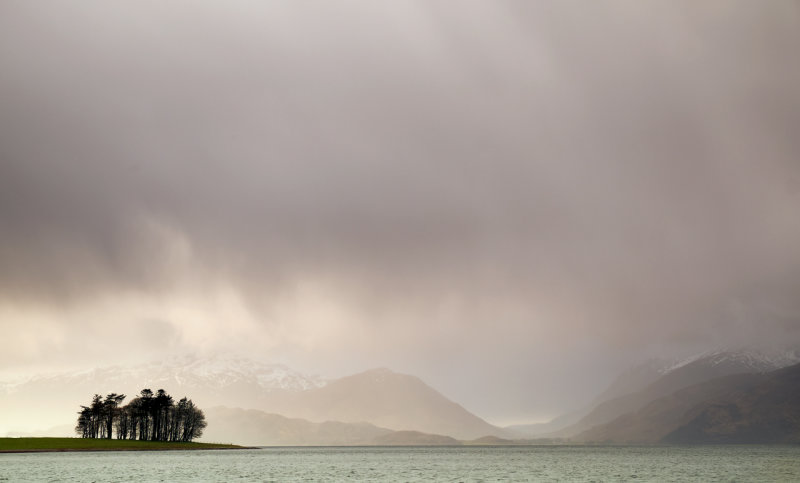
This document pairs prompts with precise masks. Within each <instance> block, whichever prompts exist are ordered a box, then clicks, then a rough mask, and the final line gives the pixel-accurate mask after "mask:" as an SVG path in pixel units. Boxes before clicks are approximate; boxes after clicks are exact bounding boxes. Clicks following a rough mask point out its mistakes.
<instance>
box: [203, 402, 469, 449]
mask: <svg viewBox="0 0 800 483" xmlns="http://www.w3.org/2000/svg"><path fill="white" fill-rule="evenodd" d="M206 416H207V418H208V420H209V426H208V429H207V430H206V433H205V434H204V435H203V440H207V441H234V440H235V441H236V442H237V443H240V444H247V445H253V446H338V445H348V446H353V445H357V446H361V445H389V446H392V445H429V444H430V445H448V444H460V443H459V442H458V441H456V440H455V439H453V438H451V437H449V436H443V435H437V434H428V433H422V432H419V431H392V430H390V429H386V428H380V427H378V426H375V425H374V424H369V423H364V422H360V423H343V422H338V421H325V422H322V423H312V422H310V421H307V420H305V419H300V418H287V417H284V416H280V415H278V414H269V413H265V412H263V411H258V410H255V409H231V408H225V407H214V408H211V409H209V410H208V411H206Z"/></svg>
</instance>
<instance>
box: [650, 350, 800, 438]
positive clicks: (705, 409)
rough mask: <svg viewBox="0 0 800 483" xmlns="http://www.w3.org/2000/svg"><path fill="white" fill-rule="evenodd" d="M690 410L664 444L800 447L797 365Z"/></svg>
mask: <svg viewBox="0 0 800 483" xmlns="http://www.w3.org/2000/svg"><path fill="white" fill-rule="evenodd" d="M762 379H763V380H762V381H760V382H759V383H758V384H755V385H753V386H752V387H741V388H736V390H734V391H732V392H730V393H728V394H726V395H725V396H724V397H719V398H712V399H709V400H706V401H704V402H702V403H700V404H698V405H696V406H695V407H693V408H692V409H691V410H690V411H688V412H687V414H686V417H685V419H686V422H685V423H684V424H682V425H681V426H680V427H678V428H677V429H675V430H674V431H672V432H671V433H669V434H668V435H666V436H665V437H664V438H663V439H662V441H663V442H667V443H715V444H718V443H748V444H772V443H792V444H796V443H800V364H797V365H794V366H791V367H788V368H785V369H781V370H778V371H775V372H773V373H770V374H768V375H766V376H764V377H763V378H762Z"/></svg>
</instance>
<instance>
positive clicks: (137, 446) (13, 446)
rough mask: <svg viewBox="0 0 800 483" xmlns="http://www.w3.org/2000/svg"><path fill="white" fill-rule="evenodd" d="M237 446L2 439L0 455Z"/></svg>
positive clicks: (235, 447)
mask: <svg viewBox="0 0 800 483" xmlns="http://www.w3.org/2000/svg"><path fill="white" fill-rule="evenodd" d="M241 448H243V447H242V446H237V445H235V444H216V443H166V442H161V441H129V440H120V439H84V438H0V453H25V452H37V451H165V450H176V449H183V450H193V449H241Z"/></svg>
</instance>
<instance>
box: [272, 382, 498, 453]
mask: <svg viewBox="0 0 800 483" xmlns="http://www.w3.org/2000/svg"><path fill="white" fill-rule="evenodd" d="M262 408H264V409H265V410H267V411H269V412H275V413H279V414H283V415H286V416H290V417H298V418H303V419H308V420H310V421H342V422H361V421H367V422H370V423H372V424H375V425H377V426H381V427H384V428H389V429H394V430H412V431H420V432H424V433H435V434H445V435H448V436H451V437H453V438H457V439H474V438H479V437H482V436H488V435H493V436H500V437H502V436H505V435H506V431H505V430H503V429H502V428H498V427H496V426H492V425H491V424H489V423H487V422H486V421H484V420H483V419H481V418H479V417H477V416H475V415H474V414H472V413H470V412H469V411H467V410H466V409H464V408H463V407H462V406H461V405H459V404H457V403H455V402H453V401H451V400H449V399H447V398H446V397H444V396H443V395H442V394H440V393H439V392H438V391H436V390H435V389H433V388H432V387H430V386H428V385H427V384H425V383H424V382H423V381H421V380H420V379H419V378H417V377H414V376H410V375H406V374H398V373H395V372H392V371H390V370H388V369H374V370H370V371H366V372H362V373H360V374H355V375H352V376H348V377H343V378H341V379H338V380H335V381H332V382H330V383H328V384H327V385H325V386H324V387H320V388H317V389H312V390H308V391H304V392H302V393H296V394H294V395H293V397H292V398H291V399H289V400H288V403H287V402H282V401H278V400H275V401H271V402H265V405H264V406H262Z"/></svg>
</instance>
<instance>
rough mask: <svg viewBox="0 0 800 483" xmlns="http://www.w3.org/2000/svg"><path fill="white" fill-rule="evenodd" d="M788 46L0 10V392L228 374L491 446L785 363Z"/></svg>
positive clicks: (246, 13)
mask: <svg viewBox="0 0 800 483" xmlns="http://www.w3.org/2000/svg"><path fill="white" fill-rule="evenodd" d="M798 45H800V7H799V6H798V3H797V2H793V1H772V2H747V1H741V2H703V3H697V2H647V3H639V2H594V3H591V4H587V3H572V2H555V1H553V2H526V1H519V2H510V1H507V2H478V1H475V2H457V3H456V2H444V1H440V2H437V1H424V2H422V1H420V2H405V1H404V2H370V1H360V2H354V1H340V2H310V1H309V2H305V1H292V2H270V3H260V2H228V3H225V4H224V5H223V4H220V3H213V2H167V3H164V2H125V3H121V2H101V1H98V2H73V3H63V4H52V3H45V2H22V1H19V2H13V1H6V2H3V4H2V6H0V327H1V328H2V330H3V332H4V333H5V334H8V337H5V338H3V339H4V341H5V342H0V366H2V367H3V368H4V369H7V370H8V372H13V370H15V369H16V368H20V370H22V369H24V368H25V367H26V366H29V365H32V364H34V363H46V362H47V361H53V363H66V362H68V361H74V362H75V363H78V362H79V363H81V364H88V363H94V362H96V363H100V362H102V361H105V360H106V359H108V358H110V357H111V356H112V355H115V354H116V356H115V357H122V358H128V359H131V358H135V357H136V354H137V353H145V352H146V351H145V348H150V349H153V350H155V351H163V350H173V351H180V350H233V349H236V348H239V349H240V350H242V351H247V352H248V353H251V354H259V355H261V356H263V357H264V358H266V359H270V358H273V359H282V360H286V361H287V362H289V363H290V364H293V365H295V366H297V367H301V368H303V367H305V368H309V369H313V370H316V371H323V372H324V371H326V370H328V371H332V372H344V371H349V370H358V369H361V368H365V367H367V366H373V365H384V364H385V365H391V366H392V367H394V368H395V369H398V370H407V371H409V372H412V371H413V372H416V373H417V374H419V375H421V376H423V377H424V378H425V379H426V380H428V381H430V382H432V383H434V384H435V385H436V386H437V387H442V388H444V389H445V392H446V393H447V394H448V395H450V396H453V397H455V398H457V399H459V400H463V401H464V402H465V403H466V405H467V406H468V407H469V408H471V409H473V408H474V409H476V410H477V411H479V412H481V411H483V413H484V414H487V415H490V416H495V417H497V418H498V419H501V418H517V417H520V418H521V417H525V416H531V417H533V416H534V415H536V414H546V413H552V412H554V411H556V410H557V409H558V408H561V407H563V405H564V404H566V403H565V401H568V400H569V398H570V396H572V395H575V394H581V391H590V390H593V389H595V388H596V386H598V385H602V384H603V382H604V381H605V380H604V378H607V377H610V374H611V371H612V370H614V369H616V368H618V367H619V366H620V364H624V363H627V362H629V361H631V360H635V359H637V358H639V357H643V356H644V355H647V354H657V353H665V352H672V351H677V352H680V351H682V350H693V349H696V348H699V347H704V346H708V345H712V344H716V343H736V344H739V343H745V342H752V341H756V340H757V341H759V342H769V341H775V340H780V341H786V340H795V341H796V340H798V338H800V337H798V336H799V335H800V334H799V333H798V332H799V331H798V329H800V298H798V297H797V295H798V294H799V293H800V136H798V126H800V87H798V86H800V60H799V58H798V56H797V47H798ZM123 348H126V349H129V350H130V352H128V351H122V349H123ZM120 354H122V355H120ZM589 363H591V364H589ZM556 369H560V370H556ZM467 373H468V374H469V376H465V375H464V374H467ZM498 374H500V376H499V377H498ZM468 378H477V380H478V382H477V383H476V382H475V381H470V380H468ZM561 378H566V379H568V382H567V383H564V382H563V381H562V380H561ZM582 378H585V382H583V381H584V380H583V379H582ZM476 386H477V387H484V388H488V389H489V390H491V391H493V392H497V393H498V394H499V393H506V394H508V397H498V399H497V400H496V401H487V400H486V398H484V397H482V395H484V394H485V391H484V390H480V391H477V392H476V391H475V387H476ZM587 388H588V389H587Z"/></svg>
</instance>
